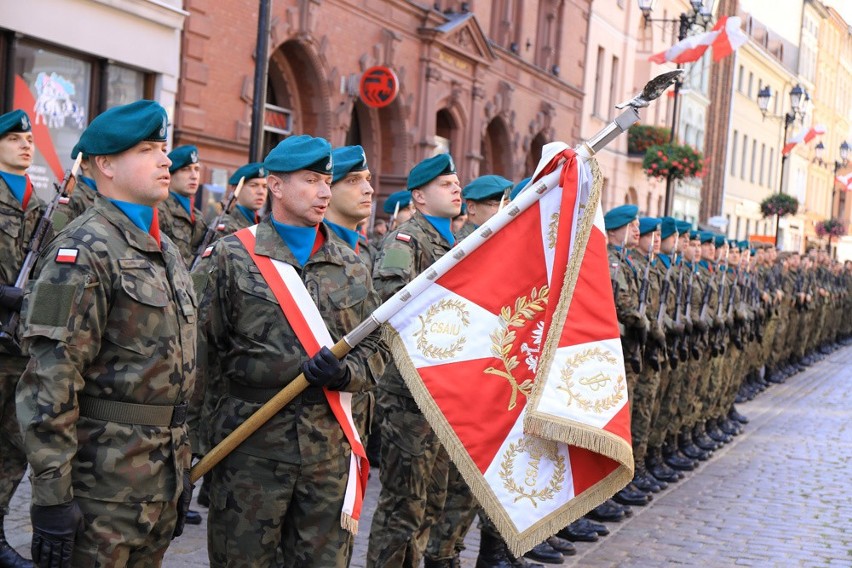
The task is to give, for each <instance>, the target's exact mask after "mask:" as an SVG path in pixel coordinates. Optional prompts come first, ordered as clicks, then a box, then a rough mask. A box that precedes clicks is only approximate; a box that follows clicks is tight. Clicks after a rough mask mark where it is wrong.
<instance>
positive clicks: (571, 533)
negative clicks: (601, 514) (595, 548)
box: [556, 519, 598, 542]
mask: <svg viewBox="0 0 852 568" xmlns="http://www.w3.org/2000/svg"><path fill="white" fill-rule="evenodd" d="M584 521H585V522H584ZM589 523H591V521H588V520H587V519H578V520H576V521H574V522H573V523H571V524H570V525H568V526H567V527H565V528H564V529H562V530H561V531H559V532H558V533H556V536H558V537H559V538H564V539H565V540H568V541H571V542H597V541H598V533H597V531H595V530H594V529H593V528H592V527H591V526H590V525H589Z"/></svg>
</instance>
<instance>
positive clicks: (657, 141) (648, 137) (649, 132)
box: [627, 124, 671, 154]
mask: <svg viewBox="0 0 852 568" xmlns="http://www.w3.org/2000/svg"><path fill="white" fill-rule="evenodd" d="M670 136H671V130H669V129H668V128H666V127H664V126H650V125H647V124H634V125H633V126H631V127H630V129H629V130H628V131H627V153H628V154H644V153H645V152H646V151H647V150H648V148H650V147H651V146H659V145H661V144H665V143H666V142H668V141H669V137H670Z"/></svg>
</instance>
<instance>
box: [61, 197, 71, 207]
mask: <svg viewBox="0 0 852 568" xmlns="http://www.w3.org/2000/svg"><path fill="white" fill-rule="evenodd" d="M69 203H71V198H70V197H66V196H62V197H60V198H59V204H60V205H68V204H69Z"/></svg>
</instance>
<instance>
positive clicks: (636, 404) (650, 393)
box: [627, 367, 660, 463]
mask: <svg viewBox="0 0 852 568" xmlns="http://www.w3.org/2000/svg"><path fill="white" fill-rule="evenodd" d="M632 374H633V372H632V371H631V370H630V369H628V370H627V377H628V378H627V384H628V385H630V384H631V383H632V384H633V389H632V390H631V391H630V393H629V394H630V398H631V411H630V435H631V437H632V438H633V459H634V461H636V463H644V459H645V452H646V450H647V449H648V438H649V436H650V435H651V420H652V415H653V411H654V399H655V398H656V396H657V390H658V389H659V386H660V374H659V373H657V372H655V371H653V370H652V369H651V368H650V367H645V368H643V369H642V372H641V373H639V374H638V375H636V377H635V379H633V380H631V379H630V375H632Z"/></svg>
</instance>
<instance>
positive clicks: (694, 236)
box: [689, 229, 704, 241]
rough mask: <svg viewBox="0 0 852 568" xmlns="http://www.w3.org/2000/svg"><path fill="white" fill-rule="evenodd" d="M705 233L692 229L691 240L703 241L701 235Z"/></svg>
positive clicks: (690, 232)
mask: <svg viewBox="0 0 852 568" xmlns="http://www.w3.org/2000/svg"><path fill="white" fill-rule="evenodd" d="M703 232H704V231H697V230H695V229H692V230H691V231H689V240H691V241H700V240H701V233H703Z"/></svg>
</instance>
